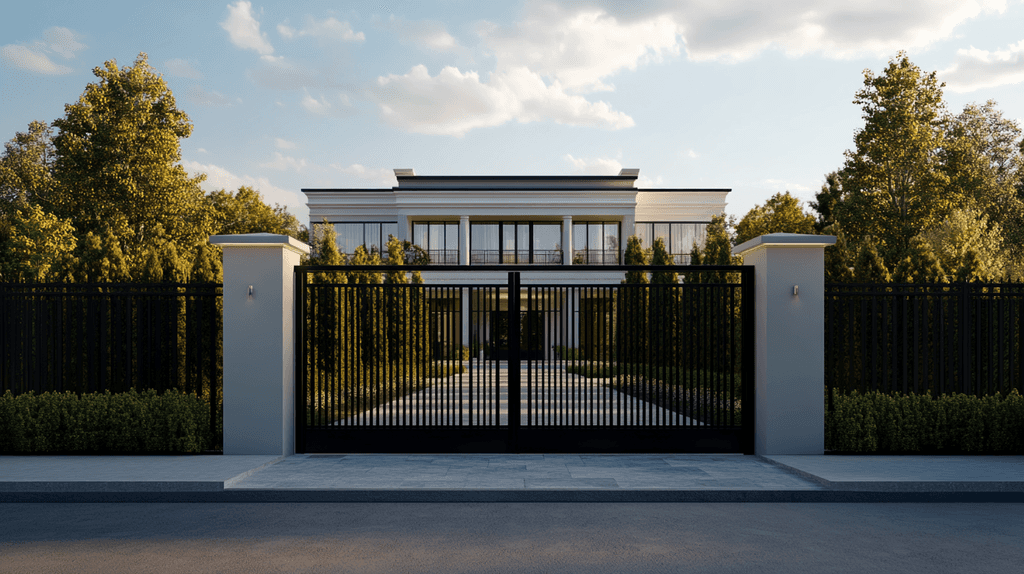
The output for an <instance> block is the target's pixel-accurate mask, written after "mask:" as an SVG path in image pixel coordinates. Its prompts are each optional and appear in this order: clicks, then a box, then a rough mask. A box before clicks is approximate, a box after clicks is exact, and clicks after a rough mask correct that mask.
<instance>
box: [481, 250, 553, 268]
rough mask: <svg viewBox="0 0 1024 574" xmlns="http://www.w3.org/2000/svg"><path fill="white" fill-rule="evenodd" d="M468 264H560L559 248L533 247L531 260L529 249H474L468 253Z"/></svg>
mask: <svg viewBox="0 0 1024 574" xmlns="http://www.w3.org/2000/svg"><path fill="white" fill-rule="evenodd" d="M469 263H470V265H523V264H531V263H532V264H533V265H561V264H562V250H561V249H534V250H533V261H530V251H529V250H525V249H524V250H520V251H503V252H502V251H498V250H497V249H474V250H472V251H470V253H469Z"/></svg>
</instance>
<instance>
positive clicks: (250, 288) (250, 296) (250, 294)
mask: <svg viewBox="0 0 1024 574" xmlns="http://www.w3.org/2000/svg"><path fill="white" fill-rule="evenodd" d="M249 300H252V285H249Z"/></svg>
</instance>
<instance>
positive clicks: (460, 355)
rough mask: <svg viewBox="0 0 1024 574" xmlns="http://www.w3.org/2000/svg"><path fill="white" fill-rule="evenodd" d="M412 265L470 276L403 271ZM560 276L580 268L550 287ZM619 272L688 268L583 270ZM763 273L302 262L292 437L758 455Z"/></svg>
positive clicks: (337, 446) (415, 445)
mask: <svg viewBox="0 0 1024 574" xmlns="http://www.w3.org/2000/svg"><path fill="white" fill-rule="evenodd" d="M414 270H420V271H445V272H458V273H460V274H467V280H466V281H461V282H457V283H442V284H429V285H428V284H422V283H420V284H414V283H406V282H405V280H406V272H408V271H414ZM478 271H502V272H508V282H507V283H505V284H498V285H494V284H482V283H480V282H472V281H471V280H469V278H468V274H469V273H472V272H478ZM552 271H562V272H563V273H565V272H571V273H572V274H573V276H574V277H578V278H579V281H578V283H574V284H565V283H561V282H559V283H557V284H556V283H545V282H544V276H545V275H548V276H550V275H549V274H550V273H551V272H552ZM609 271H612V272H620V271H621V272H628V271H632V272H634V273H633V274H631V275H633V276H634V277H635V276H637V275H639V273H637V272H643V273H646V274H647V275H648V276H650V274H653V276H654V278H655V280H657V279H658V278H659V273H660V274H661V275H660V277H665V276H666V275H665V274H667V273H679V274H680V275H681V276H682V277H683V279H682V281H681V282H677V283H671V282H653V283H637V282H608V283H607V284H602V283H601V282H599V281H589V282H588V281H587V277H588V275H589V276H591V277H593V275H594V274H595V273H601V274H602V275H603V277H605V278H607V277H608V272H609ZM524 274H525V275H527V276H528V277H529V278H531V281H529V282H527V283H523V282H522V277H521V276H522V275H524ZM753 280H754V275H753V268H752V267H750V266H696V267H684V266H665V267H653V266H646V267H637V266H607V265H602V266H571V267H561V266H559V267H544V268H543V269H538V268H537V267H535V266H510V265H502V266H473V267H471V268H466V267H447V266H429V267H427V266H402V267H382V266H340V267H326V266H302V267H296V268H295V281H296V294H297V297H296V299H297V300H296V320H297V329H296V330H297V349H298V352H297V356H296V393H297V397H296V427H297V428H296V449H297V451H298V452H310V453H312V452H349V453H356V452H403V453H404V452H408V453H417V452H480V453H484V452H549V453H554V452H579V453H584V452H744V453H752V452H753V448H754V441H753V436H754V435H753V428H754V408H753V407H754V395H753V389H754V368H753V367H754V363H753V361H754V315H753V303H754V294H753Z"/></svg>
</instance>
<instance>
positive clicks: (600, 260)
mask: <svg viewBox="0 0 1024 574" xmlns="http://www.w3.org/2000/svg"><path fill="white" fill-rule="evenodd" d="M572 264H573V265H618V264H619V252H618V251H611V250H600V249H578V250H576V251H574V252H573V254H572Z"/></svg>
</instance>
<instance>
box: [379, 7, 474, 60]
mask: <svg viewBox="0 0 1024 574" xmlns="http://www.w3.org/2000/svg"><path fill="white" fill-rule="evenodd" d="M387 26H388V28H390V29H391V30H392V31H394V33H395V35H396V36H398V39H399V40H400V41H402V42H407V43H409V44H412V45H414V46H417V47H420V48H424V49H427V50H433V51H435V52H462V53H467V52H468V51H467V49H466V48H465V47H464V46H462V45H460V44H459V41H458V40H456V39H455V37H454V36H452V35H451V34H449V33H448V29H447V28H446V27H445V25H444V23H442V22H438V21H436V20H417V21H409V20H405V19H402V18H396V17H395V16H394V15H393V14H392V16H391V19H390V20H389V22H388V24H387Z"/></svg>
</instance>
